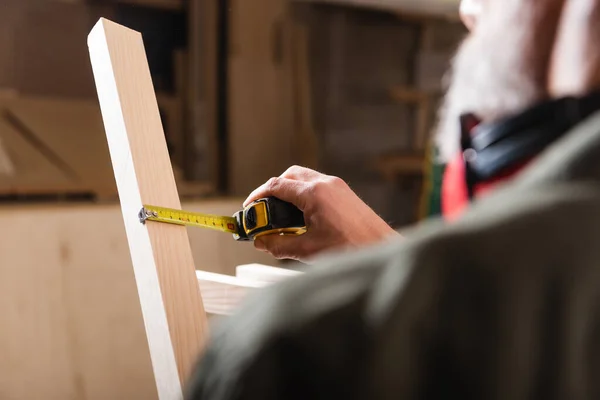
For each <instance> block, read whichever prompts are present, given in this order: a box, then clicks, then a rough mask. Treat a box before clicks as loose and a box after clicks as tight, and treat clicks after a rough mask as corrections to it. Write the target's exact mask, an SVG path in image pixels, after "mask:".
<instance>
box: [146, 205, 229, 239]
mask: <svg viewBox="0 0 600 400" xmlns="http://www.w3.org/2000/svg"><path fill="white" fill-rule="evenodd" d="M144 212H145V220H147V221H157V222H164V223H168V224H176V225H185V226H197V227H201V228H208V229H214V230H218V231H221V232H229V233H237V232H238V230H237V222H236V220H235V218H233V217H225V216H220V215H212V214H203V213H198V212H191V211H184V210H176V209H173V208H165V207H157V206H152V205H144Z"/></svg>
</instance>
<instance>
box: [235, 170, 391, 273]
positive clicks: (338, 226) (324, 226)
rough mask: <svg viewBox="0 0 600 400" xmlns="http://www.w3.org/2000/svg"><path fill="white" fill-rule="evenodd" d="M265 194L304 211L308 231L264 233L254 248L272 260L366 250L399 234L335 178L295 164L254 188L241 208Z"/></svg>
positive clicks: (344, 183)
mask: <svg viewBox="0 0 600 400" xmlns="http://www.w3.org/2000/svg"><path fill="white" fill-rule="evenodd" d="M267 196H275V197H277V198H279V199H281V200H284V201H287V202H290V203H292V204H294V205H295V206H296V207H298V208H299V209H300V210H302V211H303V212H304V219H305V221H306V226H307V228H308V231H307V232H306V233H305V234H303V235H301V236H280V235H267V236H262V237H259V238H257V239H256V240H255V241H254V245H255V247H256V248H257V249H259V250H263V251H266V252H268V253H271V254H272V255H273V256H274V257H276V258H289V259H295V260H299V261H307V259H309V258H310V257H313V256H315V255H317V254H318V253H320V252H321V251H324V250H333V249H340V248H348V247H359V246H365V245H368V244H371V243H374V242H378V241H380V240H383V239H385V238H387V237H389V236H391V235H397V233H396V231H394V230H393V229H392V228H391V227H390V226H389V225H388V224H387V223H385V221H383V220H382V219H381V218H380V217H379V216H378V215H377V214H376V213H375V212H374V211H373V210H372V209H371V208H369V206H367V205H366V204H365V203H364V202H363V201H362V200H361V199H360V198H359V197H358V196H357V195H356V194H355V193H354V192H353V191H352V189H350V187H349V186H348V185H347V184H346V182H344V181H343V180H342V179H340V178H338V177H334V176H329V175H324V174H321V173H319V172H317V171H313V170H311V169H308V168H303V167H298V166H293V167H290V168H289V169H288V170H287V171H285V172H284V173H283V174H282V175H281V176H279V177H276V178H271V179H269V181H267V182H266V183H265V184H264V185H262V186H260V187H259V188H257V189H256V190H254V191H253V192H252V193H251V194H250V196H248V198H247V199H246V201H245V202H244V206H247V205H248V204H250V203H251V202H252V201H254V200H257V199H259V198H261V197H267Z"/></svg>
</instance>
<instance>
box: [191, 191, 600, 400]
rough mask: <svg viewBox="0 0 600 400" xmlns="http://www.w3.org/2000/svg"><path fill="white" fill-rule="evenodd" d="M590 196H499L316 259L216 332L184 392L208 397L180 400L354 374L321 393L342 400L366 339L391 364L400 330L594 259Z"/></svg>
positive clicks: (598, 212) (489, 304) (594, 208)
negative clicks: (308, 375) (289, 379)
mask: <svg viewBox="0 0 600 400" xmlns="http://www.w3.org/2000/svg"><path fill="white" fill-rule="evenodd" d="M599 200H600V192H599V191H598V190H597V189H596V188H594V187H591V186H589V185H576V184H564V185H552V186H547V187H543V186H540V187H534V188H530V189H528V191H526V192H525V191H522V190H512V189H508V190H503V191H501V192H500V193H499V194H498V195H494V196H493V197H490V198H489V199H486V200H485V201H482V202H481V203H480V204H477V205H476V206H475V207H473V209H472V210H471V211H469V213H468V214H467V215H465V217H464V218H463V219H461V220H460V221H458V222H456V223H453V224H451V225H449V226H446V225H444V224H442V223H441V222H440V221H431V222H429V223H426V224H423V225H422V226H420V227H418V228H415V229H414V230H413V231H412V232H410V233H409V237H407V238H406V239H402V240H393V241H390V242H389V243H384V244H380V245H378V246H375V247H372V248H369V249H364V250H361V251H358V252H352V253H348V254H340V255H335V256H330V257H327V259H323V260H322V261H321V262H319V263H317V264H316V265H314V266H312V267H311V268H310V270H309V271H307V273H306V274H304V275H303V276H300V277H296V278H293V279H291V280H288V281H286V282H283V283H281V284H277V285H274V286H273V287H269V288H266V289H261V291H260V292H258V293H256V294H255V295H252V296H251V297H250V298H249V299H248V301H247V302H245V303H244V304H243V305H242V307H241V308H240V310H239V311H238V312H237V313H236V315H234V316H232V317H230V318H228V319H227V320H225V321H223V322H222V324H220V326H218V327H217V330H216V331H215V335H214V339H213V341H212V342H211V345H210V346H209V349H208V351H207V356H206V357H205V358H204V360H203V361H202V363H201V364H200V366H199V369H198V371H197V373H198V375H197V380H196V381H195V382H194V385H193V386H194V388H195V389H194V390H195V391H194V393H210V394H211V397H199V396H195V397H190V398H194V399H203V398H214V399H216V400H219V399H232V398H238V397H231V396H228V395H223V396H221V397H219V396H214V394H215V393H216V392H218V391H224V392H227V391H228V390H229V389H227V388H226V387H227V382H228V381H229V380H230V381H229V383H230V387H235V386H236V385H240V382H245V384H248V382H250V381H252V382H254V383H256V382H258V381H263V380H265V379H266V381H265V382H263V383H264V385H265V386H264V388H263V389H253V390H256V392H253V393H252V394H253V395H254V396H257V395H264V396H266V394H265V393H266V392H262V391H263V390H265V391H269V390H275V389H274V388H273V387H270V386H269V385H271V383H269V382H270V381H269V380H268V379H267V378H266V377H268V376H270V377H272V380H277V381H278V382H280V384H283V383H281V382H284V381H285V377H286V376H290V374H291V375H293V376H294V377H295V378H294V379H299V378H298V377H299V376H301V373H299V372H298V371H299V370H297V369H298V368H300V367H303V368H307V369H308V370H310V369H311V368H312V369H314V370H315V371H318V373H319V374H320V375H321V377H322V378H323V379H330V380H331V381H336V380H338V379H342V378H343V376H346V378H344V379H346V380H347V379H351V378H352V377H353V376H355V374H358V375H356V379H357V381H356V385H354V384H350V383H348V384H347V385H346V386H344V387H341V386H337V387H333V386H332V387H331V388H329V389H328V390H330V392H328V395H329V396H330V397H333V398H335V397H340V396H342V397H344V396H345V397H344V398H353V397H352V393H350V392H348V391H351V392H354V393H358V392H360V391H361V390H364V386H360V385H359V382H363V383H364V380H362V381H361V380H360V379H359V378H360V374H359V372H362V373H364V374H367V371H362V369H361V367H359V366H358V365H359V364H360V363H361V362H363V363H364V365H367V364H368V363H367V362H366V358H367V357H368V356H367V354H368V353H369V354H371V356H372V352H373V348H372V347H371V348H369V346H373V343H374V341H373V338H374V337H377V338H378V339H377V341H376V342H377V343H379V344H378V346H379V347H381V346H383V345H384V343H387V347H385V348H386V351H389V354H390V356H391V355H392V354H393V355H394V357H396V360H397V362H398V363H400V364H401V362H402V354H404V351H408V348H406V347H405V346H406V345H407V343H412V341H411V339H407V337H406V332H411V331H412V326H414V325H419V326H421V328H420V329H422V330H423V331H424V335H427V334H428V333H427V332H430V331H434V330H436V329H438V328H439V326H440V325H439V324H441V322H440V314H439V313H440V312H441V310H445V312H446V313H448V314H451V313H463V312H465V313H467V314H468V312H469V311H468V310H472V311H473V314H471V316H477V315H478V313H481V312H483V313H484V314H485V310H486V309H487V311H488V312H489V311H490V310H491V309H492V308H496V309H497V307H498V304H499V303H498V302H499V299H505V300H506V299H509V298H510V296H512V295H515V294H516V295H517V297H518V296H525V297H523V298H527V296H526V295H525V294H524V293H531V294H532V295H534V293H538V294H539V293H541V292H540V290H542V288H543V287H544V285H546V282H556V281H560V280H561V279H562V278H564V277H565V276H567V275H568V274H574V273H575V271H577V270H580V269H583V268H586V267H589V265H591V264H590V263H591V261H592V260H594V261H595V260H598V259H600V246H594V245H593V244H592V242H593V241H594V240H595V239H594V238H597V237H599V234H600V201H599ZM588 272H589V271H586V273H588ZM586 273H584V274H580V275H579V276H578V277H577V279H576V280H578V281H579V280H581V279H585V275H586ZM561 277H562V278H561ZM571 281H572V279H571ZM553 284H554V283H553ZM515 288H518V290H517V291H515ZM517 292H518V293H517ZM509 304H513V303H512V302H510V301H509ZM473 307H475V308H477V307H478V308H477V310H479V311H477V310H475V309H473ZM481 310H484V311H481ZM465 318H466V317H465ZM471 322H472V321H471ZM436 327H437V328H436ZM407 329H408V330H407ZM403 332H404V333H403ZM403 337H404V338H405V340H403V339H402V338H403ZM390 341H391V342H390ZM369 343H371V344H370V345H369ZM403 346H404V347H403ZM369 357H370V356H369ZM382 357H384V356H383V355H382ZM384 358H385V357H384ZM291 359H294V364H293V365H291V364H290V363H289V362H286V360H287V361H289V360H291ZM400 364H399V365H400ZM380 365H385V363H383V364H381V363H380ZM371 368H373V369H374V370H375V369H376V368H377V367H376V366H375V365H371ZM294 371H296V372H294ZM381 372H382V373H384V371H381ZM219 373H220V374H222V375H221V376H220V377H219V380H216V379H215V380H214V381H212V380H211V379H210V377H211V376H212V377H214V376H216V375H215V374H217V375H218V374H219ZM203 374H205V375H203ZM223 374H227V375H228V378H224V377H223ZM281 374H283V375H281ZM344 374H345V375H344ZM211 382H212V383H211ZM216 382H219V383H216ZM315 385H316V383H315ZM357 385H358V386H357ZM306 387H311V385H307V386H306ZM340 391H341V392H340ZM224 392H223V393H224ZM307 395H309V394H307ZM232 396H233V395H232ZM309 397H310V396H309ZM309 397H307V398H309ZM239 398H245V397H239ZM264 398H268V396H267V397H264Z"/></svg>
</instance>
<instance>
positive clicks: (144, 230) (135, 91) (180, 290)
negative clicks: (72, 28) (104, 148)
mask: <svg viewBox="0 0 600 400" xmlns="http://www.w3.org/2000/svg"><path fill="white" fill-rule="evenodd" d="M88 45H89V50H90V58H91V63H92V69H93V72H94V79H95V82H96V88H97V91H98V98H99V100H100V108H101V111H102V117H103V120H104V125H105V130H106V137H107V140H108V146H109V150H110V155H111V160H112V164H113V169H114V173H115V179H116V183H117V190H118V192H119V197H120V203H121V209H122V214H123V220H124V223H125V230H126V233H127V238H128V242H129V247H130V252H131V257H132V263H133V269H134V272H135V277H136V282H137V286H138V291H139V297H140V303H141V307H142V315H143V316H144V322H145V324H146V336H147V339H148V344H149V348H150V357H151V360H152V366H153V369H154V375H155V380H156V385H157V390H158V395H159V398H161V399H175V398H180V397H181V396H182V385H184V384H185V381H186V379H187V378H188V377H189V375H190V373H191V370H192V368H193V366H194V363H195V362H196V359H197V357H198V356H199V355H200V352H201V349H202V348H203V345H204V342H205V340H206V335H207V321H206V314H205V312H204V308H203V304H202V299H201V296H200V291H199V288H198V282H197V279H196V276H195V270H194V262H193V259H192V252H191V250H190V244H189V239H188V235H187V230H186V228H185V227H183V226H177V225H171V224H160V223H148V224H145V225H142V224H140V222H139V220H138V216H137V214H138V212H139V210H140V209H141V207H142V205H143V204H154V205H161V206H164V207H170V208H180V207H181V204H180V200H179V197H178V194H177V187H176V185H175V178H174V176H173V170H172V167H171V162H170V159H169V154H168V151H167V146H166V141H165V137H164V132H163V128H162V123H161V119H160V114H159V109H158V104H157V101H156V95H155V93H154V88H153V85H152V79H151V76H150V71H149V67H148V62H147V60H146V53H145V49H144V44H143V41H142V36H141V34H140V33H139V32H136V31H133V30H130V29H128V28H125V27H123V26H120V25H118V24H115V23H114V22H111V21H109V20H106V19H100V20H99V21H98V22H97V24H96V25H95V26H94V28H93V29H92V31H91V32H90V35H89V37H88Z"/></svg>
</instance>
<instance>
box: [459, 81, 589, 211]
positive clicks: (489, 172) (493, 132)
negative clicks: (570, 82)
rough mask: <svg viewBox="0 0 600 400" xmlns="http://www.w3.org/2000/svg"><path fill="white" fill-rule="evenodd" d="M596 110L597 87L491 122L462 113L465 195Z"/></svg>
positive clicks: (522, 160) (540, 150)
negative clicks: (483, 121) (579, 95)
mask: <svg viewBox="0 0 600 400" xmlns="http://www.w3.org/2000/svg"><path fill="white" fill-rule="evenodd" d="M596 110H600V91H596V92H593V93H590V94H588V95H585V96H582V97H562V98H559V99H553V100H547V101H544V102H541V103H540V104H538V105H535V106H533V107H531V108H529V109H528V110H526V111H524V112H522V113H519V114H517V115H513V116H509V117H506V118H503V119H500V120H497V121H494V122H492V123H479V121H478V119H477V116H475V115H474V114H470V113H469V114H464V115H462V116H461V117H460V126H461V150H462V155H463V161H464V163H465V179H466V183H467V192H468V196H469V199H473V196H474V188H475V185H477V184H478V183H480V182H485V181H487V180H490V179H493V178H495V177H496V176H498V175H499V174H500V173H502V172H503V171H504V170H506V169H507V168H510V167H512V166H514V165H516V164H518V163H522V162H524V161H526V160H528V159H530V158H532V157H534V156H536V155H537V154H539V153H540V152H542V151H543V150H544V149H545V148H546V147H547V146H549V145H550V144H551V143H552V142H554V141H555V140H556V139H558V138H559V137H561V136H562V135H564V134H565V133H566V132H568V131H569V130H570V129H571V128H572V127H573V126H575V125H576V124H577V123H579V122H580V121H582V120H583V119H585V118H587V117H588V116H590V115H591V114H592V113H594V112H595V111H596Z"/></svg>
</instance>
